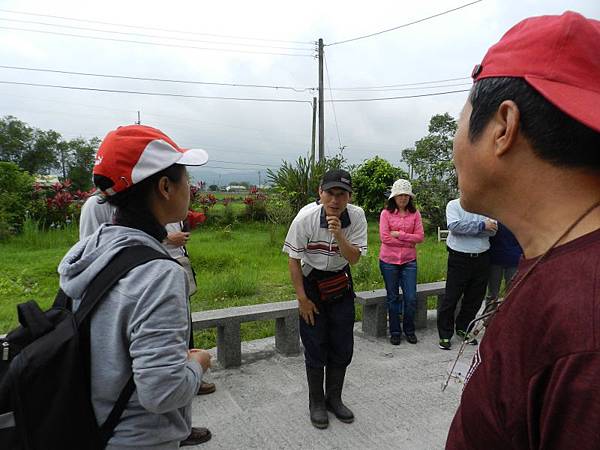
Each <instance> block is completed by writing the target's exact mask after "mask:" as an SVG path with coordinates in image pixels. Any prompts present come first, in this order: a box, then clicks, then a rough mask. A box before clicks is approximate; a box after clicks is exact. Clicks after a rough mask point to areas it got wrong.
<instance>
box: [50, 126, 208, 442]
mask: <svg viewBox="0 0 600 450" xmlns="http://www.w3.org/2000/svg"><path fill="white" fill-rule="evenodd" d="M207 161H208V155H207V154H206V152H205V151H203V150H199V149H195V150H184V149H182V148H180V147H179V146H177V144H175V142H173V141H172V140H171V139H170V138H169V137H168V136H166V135H165V134H164V133H163V132H161V131H160V130H157V129H155V128H151V127H147V126H142V125H132V126H124V127H119V128H117V129H116V130H114V131H111V132H110V133H108V135H107V136H106V137H105V138H104V140H103V142H102V144H101V145H100V148H99V149H98V153H97V156H96V160H95V166H94V170H93V175H94V184H95V185H96V187H97V188H98V189H99V190H100V191H101V192H102V194H103V195H104V196H105V197H106V199H107V202H108V203H109V204H110V205H112V206H114V207H116V213H115V216H114V224H103V225H101V226H100V227H99V228H98V229H97V230H96V231H94V232H93V233H92V234H91V235H90V236H88V237H87V238H84V239H82V240H81V241H79V242H78V243H77V244H76V245H75V246H74V247H73V248H72V249H71V250H69V252H68V253H67V254H66V256H65V257H64V258H63V260H62V261H61V263H60V265H59V267H58V272H59V275H60V287H61V288H62V290H63V291H64V292H65V294H66V295H67V296H69V297H70V298H72V299H73V309H74V310H76V309H77V308H78V307H79V304H80V301H81V299H82V297H83V295H84V293H85V289H86V288H87V286H88V283H89V282H90V280H91V279H93V278H94V277H95V276H96V274H98V273H99V272H100V271H101V270H102V269H103V268H104V267H105V266H106V265H107V264H109V263H110V261H111V260H112V258H113V256H114V255H116V254H117V253H118V252H120V251H121V250H122V249H123V248H124V247H129V246H138V245H144V246H148V247H151V248H153V249H155V250H158V251H160V252H163V253H165V254H167V252H166V250H165V248H164V246H163V245H162V241H163V240H164V239H165V237H166V236H167V232H166V230H165V225H167V224H169V223H173V222H178V221H181V220H183V219H185V217H186V215H187V211H188V205H189V200H190V195H189V182H188V175H187V172H186V169H185V165H202V164H205V163H206V162H207ZM188 297H189V284H188V281H187V276H186V272H185V270H184V269H183V268H182V267H181V266H180V265H179V264H177V262H175V261H173V260H169V259H157V260H152V261H150V262H148V263H146V264H143V265H141V266H138V267H136V268H134V269H132V270H131V271H130V272H129V273H128V274H127V275H126V276H125V277H124V278H122V279H121V280H120V281H119V282H118V283H117V284H116V285H115V286H114V287H113V288H112V289H110V290H109V291H108V293H107V294H106V296H105V297H104V298H103V300H102V301H101V302H100V304H99V305H98V306H97V307H96V309H95V310H94V313H93V315H92V318H91V323H90V349H91V367H90V371H91V401H92V406H93V408H94V412H95V414H96V419H97V421H98V423H99V424H102V423H103V422H104V421H105V420H106V418H107V416H108V414H109V412H110V411H111V409H112V405H113V404H114V403H115V401H116V399H117V397H118V396H119V393H120V390H121V388H122V386H124V385H125V383H126V382H127V381H128V379H129V378H130V377H131V376H132V374H133V380H134V382H135V390H134V392H133V394H132V396H131V398H130V400H129V402H128V403H127V406H126V408H125V410H124V412H123V414H122V416H121V419H120V421H119V423H118V424H117V426H116V428H115V430H114V434H113V436H112V437H111V439H110V440H109V442H108V446H107V448H108V449H111V450H116V449H128V448H146V449H153V450H163V449H164V450H167V449H176V448H179V446H180V444H184V445H196V444H199V443H201V442H204V441H207V440H208V439H210V437H211V433H210V431H209V430H208V429H206V428H192V427H191V402H192V399H193V398H194V396H195V395H196V393H197V392H198V389H199V387H200V383H201V382H202V374H203V373H204V372H206V371H207V370H208V369H209V367H210V360H211V358H210V354H209V353H208V352H206V351H205V350H198V349H191V350H189V349H188V342H189V338H190V333H191V327H190V325H191V324H190V311H189V303H188ZM107 349H109V350H107ZM82 447H85V445H84V443H82Z"/></svg>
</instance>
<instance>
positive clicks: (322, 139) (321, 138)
mask: <svg viewBox="0 0 600 450" xmlns="http://www.w3.org/2000/svg"><path fill="white" fill-rule="evenodd" d="M324 112H325V111H324V110H323V39H319V162H320V161H323V159H324V158H325V114H324Z"/></svg>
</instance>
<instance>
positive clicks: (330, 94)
mask: <svg viewBox="0 0 600 450" xmlns="http://www.w3.org/2000/svg"><path fill="white" fill-rule="evenodd" d="M323 62H324V63H325V73H326V74H327V85H328V86H329V98H330V99H331V102H332V103H331V109H332V110H333V119H334V121H335V131H336V132H337V138H338V142H339V144H340V151H343V149H344V147H343V146H342V139H341V138H340V129H339V127H338V121H337V114H336V113H335V103H333V94H332V93H331V80H330V79H329V69H328V68H327V59H326V58H325V54H323Z"/></svg>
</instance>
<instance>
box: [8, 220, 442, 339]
mask: <svg viewBox="0 0 600 450" xmlns="http://www.w3.org/2000/svg"><path fill="white" fill-rule="evenodd" d="M286 231H287V230H286V229H285V228H284V227H283V226H273V225H269V224H261V223H245V224H244V223H241V224H240V223H239V224H234V225H233V226H229V227H208V228H206V227H205V228H202V227H200V228H199V229H197V230H195V231H194V232H193V235H192V239H191V240H190V241H189V244H188V251H189V253H190V257H191V260H192V264H193V266H194V268H195V270H196V274H197V279H198V292H197V293H196V294H195V295H194V296H193V297H192V309H193V310H194V311H201V310H208V309H217V308H226V307H229V306H241V305H248V304H256V303H268V302H275V301H284V300H291V299H293V298H294V291H293V289H292V287H291V283H290V281H289V275H288V272H287V259H286V256H285V254H283V253H282V252H281V247H282V244H283V240H284V238H285V233H286ZM77 234H78V233H77V229H76V228H75V227H73V226H72V227H69V228H67V229H64V230H52V231H47V232H40V231H38V230H37V228H36V227H35V226H34V225H31V224H28V226H27V227H26V228H25V230H24V233H23V234H22V235H20V236H18V237H15V238H12V239H11V240H9V241H8V242H4V243H0V262H1V265H0V266H1V267H2V271H0V334H1V333H4V332H6V331H8V330H10V329H12V328H14V327H15V326H16V324H17V317H16V308H15V307H16V305H17V304H18V303H21V302H24V301H26V300H29V299H32V298H33V299H35V300H37V301H38V302H39V303H40V305H41V306H42V307H43V308H47V307H49V306H50V305H51V304H52V301H53V299H54V295H55V294H56V290H57V288H58V275H57V273H56V267H57V266H58V263H59V262H60V260H61V259H62V257H63V256H64V254H65V253H66V251H67V250H68V249H69V248H70V247H71V246H72V245H73V244H74V243H75V242H77ZM417 249H418V264H419V268H418V282H419V283H426V282H430V281H438V280H442V279H444V277H445V274H446V252H445V247H444V244H443V243H438V242H437V240H436V239H435V238H434V237H429V238H427V239H426V241H425V242H424V243H423V244H420V245H419V246H418V247H417ZM378 253H379V236H378V230H377V223H375V222H374V221H373V222H371V223H370V224H369V254H368V256H367V257H363V258H361V261H360V262H359V263H358V264H357V265H356V266H354V267H353V277H354V280H355V285H356V290H357V291H361V290H368V289H376V288H382V287H383V280H382V279H381V274H380V273H379V266H378V259H377V256H378ZM357 318H360V314H359V315H358V317H357ZM273 334H274V323H272V322H255V323H249V324H244V325H243V326H242V337H243V339H246V340H248V339H258V338H261V337H266V336H270V335H273ZM196 345H198V346H202V347H212V346H214V345H215V332H214V331H213V330H208V331H203V332H200V333H196Z"/></svg>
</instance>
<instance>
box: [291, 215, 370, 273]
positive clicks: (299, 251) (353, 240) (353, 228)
mask: <svg viewBox="0 0 600 450" xmlns="http://www.w3.org/2000/svg"><path fill="white" fill-rule="evenodd" d="M313 205H314V204H313ZM307 206H308V205H307ZM340 221H341V223H342V233H343V234H344V236H345V237H346V239H347V240H348V242H350V244H352V245H354V246H356V247H358V248H359V249H360V254H361V255H366V254H367V219H366V218H365V212H364V211H363V210H362V208H360V207H358V206H355V205H351V204H348V206H347V207H346V210H345V211H344V212H343V213H342V215H341V216H340ZM283 252H284V253H287V254H288V255H289V256H290V257H291V258H294V259H300V260H302V273H303V274H304V275H305V276H307V275H308V274H309V273H310V271H311V270H312V268H315V269H319V270H326V271H330V272H335V271H338V270H341V269H343V268H344V267H345V266H346V265H347V264H348V261H347V260H346V259H345V258H344V257H343V256H342V254H341V253H340V249H339V247H338V245H337V242H336V240H335V237H334V236H333V234H332V233H331V232H330V231H329V230H328V228H327V219H326V217H325V208H324V207H323V206H318V207H311V208H306V207H305V208H303V209H302V210H300V212H299V213H298V215H297V216H296V217H295V218H294V220H293V222H292V224H291V225H290V229H289V230H288V234H287V236H286V238H285V243H284V245H283Z"/></svg>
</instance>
